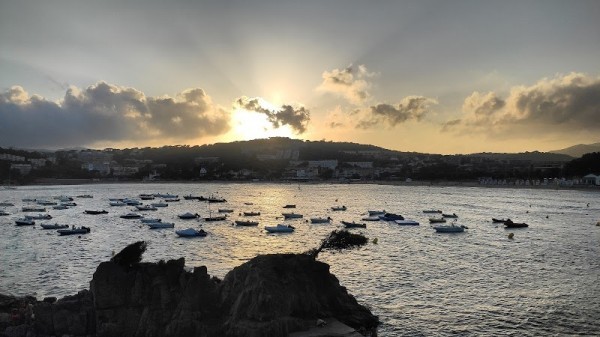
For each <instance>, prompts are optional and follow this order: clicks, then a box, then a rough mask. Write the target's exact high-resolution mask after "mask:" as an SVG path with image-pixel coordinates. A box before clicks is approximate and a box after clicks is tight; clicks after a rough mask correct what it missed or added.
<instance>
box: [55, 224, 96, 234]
mask: <svg viewBox="0 0 600 337" xmlns="http://www.w3.org/2000/svg"><path fill="white" fill-rule="evenodd" d="M90 231H91V229H90V228H89V227H85V226H81V227H79V228H76V227H75V226H73V228H71V229H59V230H57V232H58V234H60V235H75V234H87V233H89V232H90Z"/></svg>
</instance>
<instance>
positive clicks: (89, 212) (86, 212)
mask: <svg viewBox="0 0 600 337" xmlns="http://www.w3.org/2000/svg"><path fill="white" fill-rule="evenodd" d="M84 213H85V214H92V215H97V214H108V212H107V211H105V210H95V209H86V210H85V211H84Z"/></svg>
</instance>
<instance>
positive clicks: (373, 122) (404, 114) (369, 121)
mask: <svg viewBox="0 0 600 337" xmlns="http://www.w3.org/2000/svg"><path fill="white" fill-rule="evenodd" d="M434 104H437V101H436V100H435V99H432V98H428V97H424V96H407V97H404V98H403V99H402V100H401V101H400V103H399V104H398V105H397V106H394V105H391V104H386V103H380V104H377V105H374V106H371V107H370V110H369V113H368V115H367V116H366V118H364V119H362V120H361V121H359V123H358V124H357V127H358V128H361V129H368V128H372V127H379V126H381V125H387V126H391V127H394V126H396V125H398V124H401V123H404V122H406V121H409V120H421V119H422V118H423V117H424V116H425V115H426V114H427V113H428V112H429V108H430V107H431V105H434Z"/></svg>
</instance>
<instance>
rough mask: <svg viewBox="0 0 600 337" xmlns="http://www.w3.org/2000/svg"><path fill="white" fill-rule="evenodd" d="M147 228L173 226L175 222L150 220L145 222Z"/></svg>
mask: <svg viewBox="0 0 600 337" xmlns="http://www.w3.org/2000/svg"><path fill="white" fill-rule="evenodd" d="M146 225H148V228H150V229H160V228H173V227H175V224H174V223H172V222H150V223H147V224H146Z"/></svg>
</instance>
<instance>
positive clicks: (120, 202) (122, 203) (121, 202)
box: [109, 200, 127, 206]
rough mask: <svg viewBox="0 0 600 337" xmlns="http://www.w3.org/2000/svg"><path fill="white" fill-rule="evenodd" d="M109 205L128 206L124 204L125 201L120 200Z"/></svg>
mask: <svg viewBox="0 0 600 337" xmlns="http://www.w3.org/2000/svg"><path fill="white" fill-rule="evenodd" d="M109 205H111V206H127V204H126V203H124V202H123V201H120V200H115V201H111V202H110V203H109Z"/></svg>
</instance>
